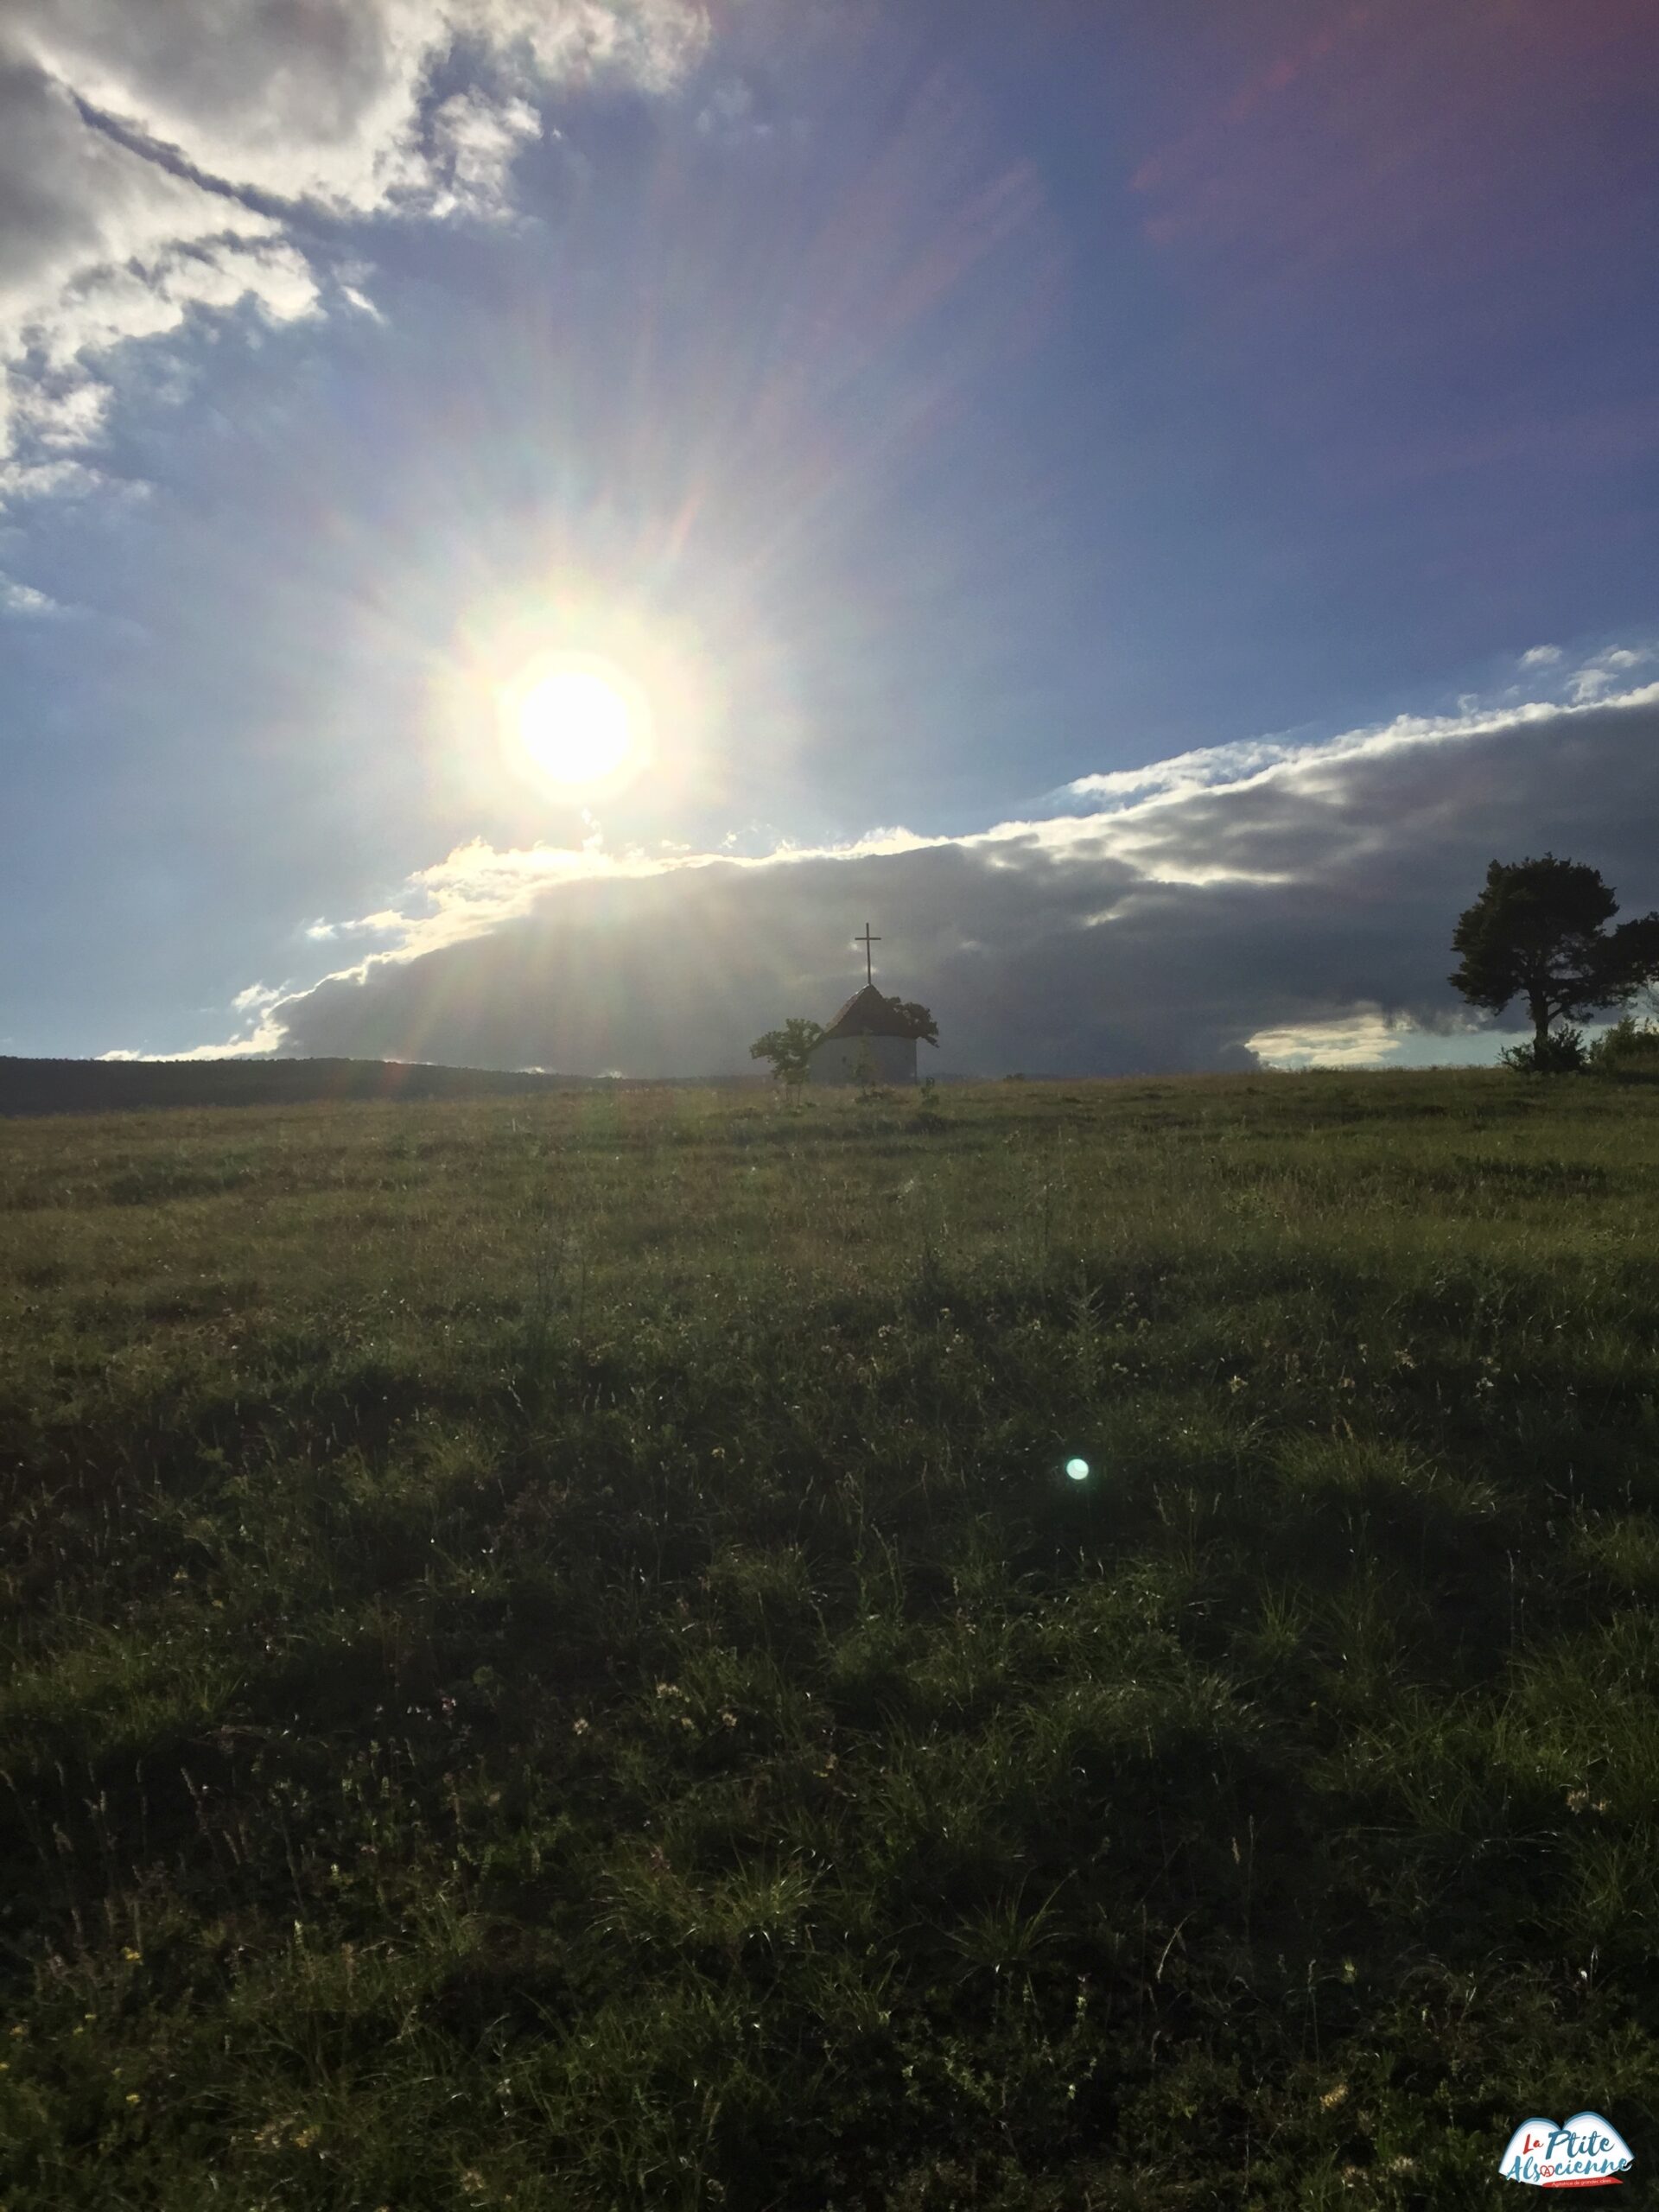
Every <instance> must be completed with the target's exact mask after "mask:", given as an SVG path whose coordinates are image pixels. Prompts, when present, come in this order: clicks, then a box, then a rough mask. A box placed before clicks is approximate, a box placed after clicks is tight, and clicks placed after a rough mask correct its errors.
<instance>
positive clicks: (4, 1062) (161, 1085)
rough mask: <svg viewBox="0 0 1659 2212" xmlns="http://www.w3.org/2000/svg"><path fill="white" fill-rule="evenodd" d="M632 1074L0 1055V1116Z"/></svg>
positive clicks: (490, 1091) (466, 1089)
mask: <svg viewBox="0 0 1659 2212" xmlns="http://www.w3.org/2000/svg"><path fill="white" fill-rule="evenodd" d="M624 1080H626V1078H624V1077H616V1076H583V1075H524V1074H519V1073H516V1072H515V1071H512V1070H511V1069H504V1068H444V1067H430V1066H421V1065H411V1066H404V1065H399V1064H397V1062H394V1061H388V1060H247V1059H235V1060H23V1059H11V1058H4V1057H3V1056H0V1115H6V1114H108V1113H111V1112H114V1111H116V1110H118V1109H122V1108H135V1109H137V1108H143V1107H151V1106H297V1105H302V1104H305V1103H308V1102H310V1101H313V1100H324V1099H327V1100H336V1099H344V1098H411V1099H418V1098H488V1097H497V1096H505V1095H511V1094H514V1093H523V1092H525V1091H546V1090H605V1089H607V1088H609V1087H612V1086H613V1085H615V1084H618V1083H620V1082H622V1081H624ZM683 1080H687V1081H695V1080H696V1078H695V1077H688V1078H683ZM722 1080H725V1081H737V1082H748V1083H753V1082H755V1081H758V1080H760V1078H758V1077H749V1076H741V1077H725V1078H722Z"/></svg>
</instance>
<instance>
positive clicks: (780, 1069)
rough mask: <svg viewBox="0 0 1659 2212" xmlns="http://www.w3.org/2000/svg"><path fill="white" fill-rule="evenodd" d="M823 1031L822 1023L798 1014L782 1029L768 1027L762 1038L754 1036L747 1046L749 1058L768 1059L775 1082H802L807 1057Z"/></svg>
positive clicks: (804, 1075) (803, 1080)
mask: <svg viewBox="0 0 1659 2212" xmlns="http://www.w3.org/2000/svg"><path fill="white" fill-rule="evenodd" d="M822 1036H823V1024H822V1023H821V1022H817V1021H806V1020H803V1019H802V1018H801V1016H800V1015H798V1014H797V1015H796V1016H795V1018H794V1019H793V1020H791V1021H786V1022H785V1024H784V1027H782V1028H781V1029H768V1030H767V1032H766V1035H765V1036H764V1037H757V1038H756V1039H755V1040H754V1042H753V1045H751V1046H750V1047H749V1058H751V1059H752V1060H770V1061H771V1062H772V1078H773V1080H774V1081H782V1082H784V1083H804V1082H805V1080H806V1068H807V1060H808V1058H809V1057H810V1053H811V1051H812V1047H813V1046H815V1045H816V1044H817V1041H818V1039H819V1038H820V1037H822Z"/></svg>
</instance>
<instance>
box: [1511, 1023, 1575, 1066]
mask: <svg viewBox="0 0 1659 2212" xmlns="http://www.w3.org/2000/svg"><path fill="white" fill-rule="evenodd" d="M1498 1057H1499V1058H1500V1059H1501V1060H1502V1061H1503V1065H1504V1066H1505V1067H1506V1068H1515V1069H1516V1070H1517V1071H1519V1072H1520V1073H1521V1074H1522V1075H1576V1074H1577V1073H1578V1072H1579V1071H1580V1070H1581V1069H1582V1068H1583V1067H1584V1065H1585V1051H1584V1032H1583V1030H1581V1029H1552V1030H1550V1031H1549V1032H1548V1034H1547V1035H1546V1036H1545V1038H1544V1040H1543V1042H1542V1044H1541V1045H1540V1044H1539V1043H1538V1041H1537V1040H1536V1039H1534V1038H1531V1037H1529V1038H1528V1039H1527V1041H1526V1043H1525V1044H1524V1045H1512V1046H1510V1049H1509V1050H1508V1051H1507V1052H1502V1053H1500V1054H1499V1056H1498Z"/></svg>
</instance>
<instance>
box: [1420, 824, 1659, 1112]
mask: <svg viewBox="0 0 1659 2212" xmlns="http://www.w3.org/2000/svg"><path fill="white" fill-rule="evenodd" d="M1617 910H1618V900H1617V899H1615V897H1614V896H1613V893H1612V892H1611V890H1610V889H1609V888H1608V887H1607V886H1606V885H1605V883H1604V882H1603V881H1602V880H1601V874H1600V871H1599V869H1597V868H1586V867H1585V866H1584V865H1583V864H1582V863H1581V862H1580V861H1558V860H1557V859H1556V858H1555V856H1554V854H1553V853H1546V854H1545V855H1544V857H1543V859H1542V860H1541V861H1536V860H1524V861H1510V862H1507V863H1506V862H1504V861H1493V862H1492V863H1491V867H1490V868H1488V869H1487V871H1486V888H1485V889H1484V891H1483V892H1482V893H1481V894H1480V896H1479V898H1478V899H1476V901H1475V903H1474V905H1473V906H1470V907H1468V908H1467V909H1465V912H1464V913H1463V914H1462V915H1461V916H1460V917H1459V921H1458V926H1457V930H1456V931H1455V933H1454V935H1453V937H1452V950H1453V951H1454V952H1459V953H1461V954H1462V956H1463V957H1462V960H1461V962H1460V963H1459V966H1458V967H1457V968H1456V969H1454V970H1453V971H1452V974H1451V975H1450V976H1447V977H1446V981H1447V982H1449V983H1450V984H1452V986H1453V988H1455V989H1457V990H1459V991H1461V992H1462V994H1463V995H1464V997H1465V998H1466V999H1467V1000H1468V1001H1470V1003H1471V1005H1472V1006H1478V1007H1484V1008H1485V1009H1486V1010H1487V1011H1488V1012H1490V1013H1492V1014H1502V1013H1503V1009H1504V1007H1507V1006H1508V1005H1509V1003H1510V1001H1511V1000H1512V999H1514V998H1516V997H1519V998H1522V999H1524V1000H1525V1001H1526V1006H1527V1011H1528V1013H1529V1014H1530V1015H1531V1016H1532V1026H1533V1043H1532V1055H1531V1065H1533V1066H1534V1067H1535V1068H1539V1069H1543V1068H1548V1067H1549V1066H1552V1065H1556V1064H1557V1061H1558V1060H1559V1059H1560V1056H1559V1055H1557V1054H1554V1053H1553V1052H1552V1049H1551V1048H1552V1043H1553V1042H1554V1040H1552V1039H1551V1037H1550V1033H1549V1025H1550V1023H1551V1022H1552V1021H1554V1020H1555V1019H1556V1017H1557V1016H1558V1015H1560V1016H1564V1017H1566V1018H1567V1020H1584V1019H1585V1018H1586V1017H1587V1016H1588V1015H1590V1014H1594V1013H1596V1012H1597V1011H1598V1010H1599V1008H1600V1007H1608V1006H1623V1005H1624V1004H1626V1003H1627V1002H1628V1001H1630V999H1631V998H1633V997H1634V996H1635V995H1636V993H1637V991H1638V990H1640V989H1641V988H1642V987H1643V984H1645V983H1648V982H1651V981H1652V980H1653V978H1654V977H1655V976H1659V913H1650V914H1645V915H1643V917H1642V918H1641V919H1640V920H1638V921H1630V922H1622V923H1621V924H1620V925H1619V926H1618V928H1617V929H1616V930H1613V931H1611V932H1608V931H1606V930H1605V927H1604V925H1605V924H1606V923H1607V922H1609V921H1610V920H1611V918H1612V916H1613V915H1614V913H1615V912H1617ZM1561 1064H1563V1065H1564V1064H1565V1063H1564V1062H1562V1063H1561Z"/></svg>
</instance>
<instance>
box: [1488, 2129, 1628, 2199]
mask: <svg viewBox="0 0 1659 2212" xmlns="http://www.w3.org/2000/svg"><path fill="white" fill-rule="evenodd" d="M1635 2163H1636V2160H1635V2157H1634V2155H1633V2154H1632V2152H1631V2150H1630V2145H1629V2144H1628V2143H1627V2142H1626V2141H1625V2140H1624V2137H1623V2136H1622V2135H1621V2134H1620V2133H1619V2132H1618V2129H1617V2128H1616V2127H1615V2126H1613V2124H1612V2122H1611V2120H1604V2119H1603V2118H1602V2116H1601V2114H1600V2113H1599V2112H1575V2113H1573V2117H1572V2119H1571V2120H1568V2121H1567V2124H1566V2125H1565V2126H1562V2127H1557V2126H1556V2125H1555V2123H1554V2120H1522V2123H1521V2125H1520V2126H1519V2127H1517V2128H1516V2131H1515V2133H1514V2134H1513V2135H1511V2136H1510V2147H1509V2149H1508V2150H1507V2151H1505V2152H1504V2153H1503V2157H1502V2158H1501V2159H1499V2161H1498V2167H1497V2170H1498V2171H1499V2173H1501V2174H1502V2175H1503V2178H1504V2180H1505V2181H1521V2182H1526V2183H1529V2185H1530V2186H1531V2187H1532V2188H1534V2189H1605V2188H1606V2187H1608V2186H1609V2185H1610V2184H1611V2183H1617V2182H1621V2181H1623V2179H1624V2177H1625V2175H1626V2174H1627V2173H1628V2172H1629V2171H1630V2168H1631V2167H1632V2166H1633V2165H1634V2164H1635Z"/></svg>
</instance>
